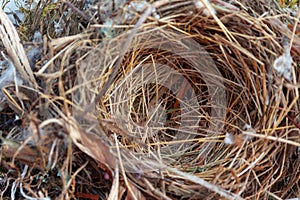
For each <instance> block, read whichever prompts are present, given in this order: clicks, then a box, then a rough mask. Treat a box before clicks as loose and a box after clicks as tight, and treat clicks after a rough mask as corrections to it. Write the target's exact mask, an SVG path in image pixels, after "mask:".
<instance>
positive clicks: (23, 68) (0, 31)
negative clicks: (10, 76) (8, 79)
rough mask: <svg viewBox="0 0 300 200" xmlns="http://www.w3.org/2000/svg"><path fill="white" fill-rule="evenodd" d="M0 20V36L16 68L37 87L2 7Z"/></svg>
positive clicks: (16, 34)
mask: <svg viewBox="0 0 300 200" xmlns="http://www.w3.org/2000/svg"><path fill="white" fill-rule="evenodd" d="M0 22H1V23H0V38H1V40H2V42H3V44H4V46H5V49H6V51H7V53H8V55H9V56H10V58H11V59H12V61H13V63H14V64H15V67H16V68H17V70H18V71H19V72H20V73H21V75H22V77H23V78H24V79H25V80H26V81H28V82H29V83H30V84H31V85H33V86H34V87H35V88H37V82H36V80H35V78H34V75H33V72H32V69H31V67H30V65H29V61H28V58H27V56H26V53H25V50H24V48H23V45H22V44H21V42H20V38H19V35H18V33H17V31H16V28H15V27H14V25H13V24H12V23H11V21H10V19H9V18H8V16H7V15H6V14H5V13H4V11H3V10H2V8H1V9H0Z"/></svg>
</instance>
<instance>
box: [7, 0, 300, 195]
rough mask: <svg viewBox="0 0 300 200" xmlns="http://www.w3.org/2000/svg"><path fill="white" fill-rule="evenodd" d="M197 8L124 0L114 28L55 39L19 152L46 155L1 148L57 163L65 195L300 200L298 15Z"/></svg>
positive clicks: (225, 6)
mask: <svg viewBox="0 0 300 200" xmlns="http://www.w3.org/2000/svg"><path fill="white" fill-rule="evenodd" d="M195 2H196V1H180V0H178V1H172V2H171V3H169V2H168V1H155V2H153V3H152V4H147V6H146V7H145V8H144V9H143V10H142V11H141V12H138V11H137V10H134V9H132V6H133V4H128V5H127V7H125V8H124V10H123V12H121V13H119V15H118V16H117V17H115V18H114V20H115V21H113V25H111V26H110V29H109V33H107V32H103V30H106V29H105V28H107V26H108V25H107V24H106V25H99V24H92V25H90V27H89V29H87V30H86V31H85V32H84V33H79V34H76V35H74V36H66V37H63V38H57V39H54V40H52V41H51V42H49V47H50V52H49V54H48V55H47V56H48V57H47V60H48V62H47V63H46V64H44V65H41V67H40V69H39V70H37V72H36V73H35V74H36V76H37V77H39V78H40V79H41V80H43V81H41V82H43V83H46V84H45V85H43V84H41V83H40V85H42V86H43V90H40V91H39V92H36V95H37V96H39V97H40V103H39V107H37V108H31V110H35V113H37V114H35V115H33V114H31V115H30V116H31V117H29V119H27V121H28V122H29V123H28V124H27V125H26V124H25V125H24V126H25V127H26V126H27V128H25V129H26V130H27V132H30V131H31V132H32V133H31V134H29V135H30V137H29V138H30V139H29V140H33V135H38V138H35V139H34V142H33V143H30V142H26V143H27V144H30V147H29V146H26V145H27V144H26V143H25V145H20V147H19V148H18V149H22V148H24V149H25V150H26V148H33V147H32V145H33V146H38V147H34V148H37V149H38V151H36V152H35V151H34V152H32V154H34V155H35V156H37V157H40V159H41V160H42V161H43V162H42V161H40V162H37V161H32V160H30V159H29V158H27V157H28V155H27V154H25V155H23V154H22V153H21V151H20V150H15V149H13V147H12V145H11V144H10V143H8V142H6V143H5V145H6V146H5V147H6V150H3V147H4V145H2V154H3V155H6V157H8V158H12V159H13V160H14V159H17V160H18V159H19V160H20V163H21V164H19V165H20V166H21V167H22V166H23V165H24V160H25V161H26V162H25V164H28V163H31V164H30V165H29V166H32V168H33V169H35V170H37V169H38V170H40V171H43V170H45V169H46V172H47V173H44V175H45V174H48V176H51V174H52V176H53V173H56V171H59V173H61V179H62V180H60V181H61V182H60V181H59V179H58V178H57V177H55V178H54V179H55V180H57V182H56V184H55V186H56V187H60V188H61V191H63V193H62V194H61V195H62V196H63V197H66V198H68V197H76V198H81V197H83V198H89V199H92V198H104V197H106V198H109V199H121V198H122V197H123V198H124V197H126V198H127V199H150V198H151V199H152V198H153V199H179V198H180V199H216V198H225V199H243V198H245V199H268V198H274V199H281V198H292V197H295V196H297V195H298V194H299V189H298V187H299V183H298V179H299V164H300V162H299V161H300V159H299V146H300V138H299V134H298V133H299V128H300V126H299V117H298V114H299V108H298V107H299V100H298V98H299V91H298V87H299V84H298V79H299V70H298V67H299V50H298V49H299V45H300V40H299V37H298V35H297V33H298V32H297V24H296V25H293V21H294V20H295V18H293V17H291V16H290V15H288V14H286V13H284V12H283V11H282V10H281V9H279V8H278V7H276V4H272V6H274V7H275V8H276V9H274V13H265V11H266V10H265V8H264V7H259V6H258V5H259V4H258V5H247V4H246V3H245V4H242V3H237V4H229V3H227V2H223V1H212V5H211V4H209V3H208V2H206V1H203V2H202V1H201V2H202V3H200V2H196V3H195ZM265 3H266V4H267V3H268V1H266V2H265ZM270 4H271V3H270ZM130 6H131V7H130ZM250 6H251V7H250ZM130 8H131V9H130ZM126 9H127V11H126ZM128 10H129V11H130V16H129V15H128ZM133 11H135V12H133ZM286 24H288V25H286ZM100 28H101V29H100ZM99 30H100V31H99ZM103 34H104V35H106V37H103ZM51 56H52V57H51ZM24 90H26V88H25V89H24ZM27 90H28V88H27ZM37 116H39V117H37ZM28 127H30V128H28ZM25 139H26V138H25ZM25 139H24V140H25ZM29 140H28V141H29ZM4 141H7V140H4ZM26 141H27V140H26ZM49 141H51V142H49ZM72 143H73V144H75V145H72ZM42 147H43V148H42ZM58 147H60V148H58ZM67 147H68V148H67ZM8 150H9V151H8ZM14 150H15V151H17V153H12V152H11V151H14ZM26 151H28V152H29V151H30V152H31V151H32V149H28V150H26ZM12 155H13V156H12ZM86 155H88V156H89V157H86ZM24 157H25V158H26V159H24ZM22 159H23V160H22ZM22 161H23V162H22ZM86 161H89V162H86ZM7 162H8V161H7ZM34 162H35V163H36V164H35V165H33V163H34ZM37 163H38V164H37ZM50 164H51V166H50ZM37 165H38V166H37ZM28 173H35V174H39V173H38V172H35V171H31V172H28ZM95 174H97V175H95ZM36 176H37V175H36ZM23 179H24V181H25V182H26V179H25V178H24V177H22V180H23ZM28 181H29V180H27V182H28ZM48 181H49V180H48V179H47V180H46V182H48ZM51 184H52V183H50V182H49V185H50V186H49V187H48V188H47V190H48V191H49V192H50V191H51V192H52V194H51V195H52V196H53V197H54V196H55V197H56V195H57V191H55V189H54V188H53V187H52V186H53V185H51ZM57 185H58V186H57ZM19 187H22V186H19ZM32 187H35V189H36V188H38V187H39V186H32ZM99 187H103V188H105V190H102V191H101V192H100V191H98V190H99ZM27 190H28V188H27ZM37 191H38V190H37ZM49 195H50V193H49ZM51 195H50V196H51Z"/></svg>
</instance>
